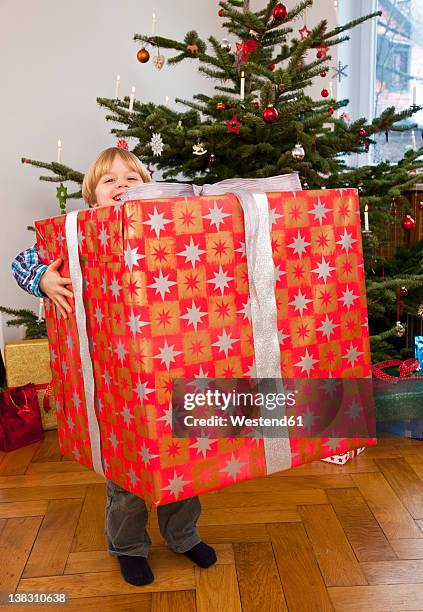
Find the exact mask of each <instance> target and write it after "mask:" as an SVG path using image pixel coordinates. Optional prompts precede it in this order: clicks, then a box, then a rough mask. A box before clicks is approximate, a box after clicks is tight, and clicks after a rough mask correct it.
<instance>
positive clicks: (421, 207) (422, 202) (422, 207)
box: [418, 201, 423, 210]
mask: <svg viewBox="0 0 423 612" xmlns="http://www.w3.org/2000/svg"><path fill="white" fill-rule="evenodd" d="M418 207H419V210H423V201H420V202H419V204H418Z"/></svg>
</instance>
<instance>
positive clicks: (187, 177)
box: [22, 0, 423, 360]
mask: <svg viewBox="0 0 423 612" xmlns="http://www.w3.org/2000/svg"><path fill="white" fill-rule="evenodd" d="M312 4H313V0H303V1H301V2H299V3H298V4H297V6H296V7H295V8H293V9H292V10H290V11H289V12H288V10H287V8H286V7H285V5H284V4H282V3H280V2H276V1H275V0H269V1H268V2H267V5H266V6H265V7H264V8H263V9H261V10H259V11H255V12H254V11H252V10H250V2H249V0H228V1H221V2H220V3H219V6H220V8H219V15H220V16H221V18H222V28H223V30H225V36H227V35H228V34H227V33H229V34H230V35H232V36H233V37H236V38H237V39H238V40H239V42H237V43H236V46H235V48H232V45H231V44H230V42H229V41H228V39H227V38H226V37H222V39H221V40H217V39H216V38H215V37H213V36H210V37H209V39H208V41H207V43H206V41H204V40H202V39H201V38H200V37H199V35H198V34H197V32H196V31H194V30H192V31H189V32H187V33H186V35H185V37H184V38H183V39H181V40H172V39H168V38H164V37H162V36H144V35H140V34H135V36H134V40H135V41H137V42H138V41H140V42H141V43H142V45H143V46H142V48H141V49H139V51H138V54H137V57H138V60H139V61H140V62H141V63H146V62H148V61H149V59H150V51H151V53H154V54H155V55H154V57H153V60H152V61H153V62H154V65H155V66H156V68H158V69H161V68H162V67H163V66H164V64H165V62H166V59H165V57H164V56H163V55H162V54H161V50H162V49H167V50H171V51H175V52H176V54H174V55H172V56H171V57H169V58H168V59H167V62H168V64H177V63H179V62H182V61H185V60H187V61H191V62H195V67H196V68H197V69H198V70H199V71H200V72H201V73H203V74H204V75H206V76H207V77H209V78H210V79H213V80H214V81H215V82H216V84H215V87H214V90H215V93H214V95H211V96H208V95H205V94H202V93H198V94H196V95H194V96H193V100H180V99H177V100H176V101H177V102H178V103H180V104H181V105H182V106H183V107H185V109H187V110H184V111H181V112H178V111H176V110H173V109H171V108H168V107H166V106H165V105H156V104H153V103H150V102H146V101H144V102H142V101H138V100H134V97H133V96H131V97H130V98H129V97H125V98H124V99H122V100H121V99H113V100H112V99H106V98H98V99H97V102H98V103H99V105H100V106H102V107H104V108H106V109H108V111H109V113H110V114H108V115H107V116H106V119H107V121H110V122H112V123H113V124H115V125H116V126H117V127H113V128H112V130H111V132H112V134H114V135H115V136H116V137H118V138H119V139H121V143H120V145H121V146H127V143H126V140H125V139H126V138H131V139H133V140H134V141H135V145H134V146H133V148H132V150H133V152H134V153H135V154H136V155H138V156H139V157H140V158H141V159H142V160H143V161H144V162H146V163H148V164H154V166H155V167H156V168H157V169H158V170H160V171H162V175H163V178H164V180H175V179H178V180H184V181H185V182H186V181H193V182H196V183H199V184H203V183H213V182H217V181H219V180H222V179H227V178H232V177H250V178H253V177H267V176H272V175H276V174H284V173H289V172H293V171H294V172H299V175H300V179H301V182H302V185H303V188H304V189H322V188H327V189H329V188H342V187H357V188H358V189H359V191H360V196H361V207H362V211H363V212H364V211H365V210H366V212H367V210H369V211H370V215H371V227H372V231H371V232H368V233H365V235H364V238H365V239H364V248H365V257H366V262H367V264H366V266H367V298H368V308H369V324H370V332H371V335H372V336H371V343H372V353H373V358H374V360H380V359H383V358H388V357H392V356H395V355H396V354H397V353H398V351H399V349H400V348H401V347H400V346H398V344H397V343H396V342H395V340H394V341H392V339H393V338H394V339H395V338H396V337H398V336H402V335H403V333H404V329H403V326H402V325H398V323H397V320H396V317H395V314H396V313H397V312H398V308H397V307H398V300H399V291H400V288H401V287H407V292H408V296H407V300H408V301H409V308H411V309H415V308H416V305H417V304H418V303H419V300H421V299H422V297H423V296H422V295H419V294H418V289H419V287H421V285H422V281H423V270H421V268H420V269H418V270H414V271H413V270H407V272H406V273H405V270H406V269H407V266H402V267H401V268H399V269H398V268H397V269H395V267H394V266H393V267H392V268H391V270H390V273H389V274H388V272H387V271H386V269H385V266H384V262H383V260H381V258H380V257H379V255H378V256H375V254H376V253H379V251H380V249H379V247H380V245H381V244H383V241H384V240H386V219H387V215H388V214H389V210H390V207H391V204H392V202H393V200H394V199H395V198H400V197H401V196H402V194H404V193H406V192H407V191H408V190H409V189H410V188H411V187H412V185H414V184H415V183H416V182H417V180H418V175H417V174H416V171H417V170H418V169H419V168H421V167H423V162H422V161H420V160H419V158H420V156H421V155H422V153H423V149H419V150H417V151H415V150H410V151H408V152H407V153H406V154H405V156H404V158H403V159H402V160H401V161H400V162H399V163H397V164H395V165H391V164H389V163H387V162H384V163H380V164H378V165H370V166H362V167H360V168H352V167H350V166H349V165H348V159H349V157H350V156H351V154H354V153H363V152H365V151H367V150H368V149H369V147H370V146H371V145H372V144H373V143H374V139H375V138H376V137H377V136H378V135H379V134H380V133H385V134H386V135H388V134H389V131H391V130H392V131H403V130H406V129H412V128H413V127H415V126H412V125H411V126H410V125H407V126H405V125H404V123H401V122H403V121H404V120H405V119H407V118H409V117H411V116H412V115H413V114H414V113H415V112H417V111H418V110H420V107H417V106H413V107H411V108H409V109H406V110H404V111H401V112H397V111H396V110H395V108H393V107H391V108H388V109H386V110H385V111H384V112H383V113H382V114H381V115H380V116H379V117H376V118H375V119H374V120H373V121H372V122H371V123H368V122H367V121H366V119H365V118H360V119H358V120H356V121H353V122H351V121H350V120H349V117H348V115H347V114H346V113H345V112H343V109H345V108H346V107H347V106H348V100H338V101H337V100H335V99H333V98H332V96H331V91H330V88H329V89H328V88H327V86H326V84H327V81H325V79H326V77H327V75H328V71H329V69H330V67H331V60H332V57H331V51H332V50H333V48H334V47H336V46H337V45H338V44H340V43H342V42H344V41H346V40H348V35H347V32H348V31H349V30H350V29H351V28H354V27H357V26H359V25H360V24H361V23H363V22H364V21H366V20H368V19H372V18H375V17H377V16H378V15H379V13H373V14H371V15H366V16H363V17H362V18H360V19H357V20H354V21H351V22H349V23H347V24H345V25H343V26H337V27H335V28H334V29H329V28H328V24H327V21H325V20H322V21H321V22H320V23H318V24H316V25H315V27H313V28H312V29H309V28H308V27H307V25H306V23H305V22H304V25H303V27H302V28H300V29H299V28H298V19H299V18H301V17H302V16H304V13H305V11H306V10H307V8H308V7H310V6H311V5H312ZM148 49H150V51H149V50H148ZM316 79H317V80H320V81H321V83H322V84H323V85H322V89H321V96H320V99H318V100H314V99H313V98H312V97H311V96H310V95H309V94H308V92H307V88H308V87H309V86H310V85H311V84H312V83H313V82H314V81H315V80H316ZM22 161H23V162H24V163H28V164H32V165H33V166H36V167H40V168H43V169H47V170H50V171H52V172H53V173H54V176H42V177H40V178H41V179H42V180H47V181H53V182H58V183H60V186H59V187H58V197H59V200H60V196H61V197H62V204H63V195H64V194H63V183H64V182H65V181H74V182H75V183H77V184H80V183H81V182H82V178H83V175H82V173H80V172H77V171H75V170H73V169H72V168H69V167H67V166H65V165H63V164H61V163H58V162H53V163H44V162H39V161H36V160H31V159H27V158H24V159H23V160H22ZM65 195H66V196H67V197H69V198H72V197H80V196H81V192H80V190H79V189H78V190H77V191H75V192H73V193H70V194H69V195H68V194H67V193H66V194H65ZM366 207H367V208H366ZM367 219H368V217H367ZM422 250H423V248H422V247H420V252H421V251H422ZM413 257H415V254H413ZM414 290H415V291H414ZM402 297H404V295H403V296H402ZM403 301H404V300H403Z"/></svg>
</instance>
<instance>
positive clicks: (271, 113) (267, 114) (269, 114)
mask: <svg viewBox="0 0 423 612" xmlns="http://www.w3.org/2000/svg"><path fill="white" fill-rule="evenodd" d="M261 116H262V117H263V119H264V120H265V122H266V123H275V121H277V119H278V117H279V113H278V111H277V109H276V108H275V107H274V106H273V104H269V105H268V106H266V108H265V109H264V110H263V112H262V114H261Z"/></svg>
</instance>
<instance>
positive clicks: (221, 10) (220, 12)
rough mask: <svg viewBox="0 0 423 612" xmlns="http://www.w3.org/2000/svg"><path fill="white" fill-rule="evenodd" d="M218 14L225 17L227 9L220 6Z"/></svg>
mask: <svg viewBox="0 0 423 612" xmlns="http://www.w3.org/2000/svg"><path fill="white" fill-rule="evenodd" d="M217 14H218V15H219V17H223V16H224V14H225V11H224V10H223V8H220V9H219V10H218V11H217Z"/></svg>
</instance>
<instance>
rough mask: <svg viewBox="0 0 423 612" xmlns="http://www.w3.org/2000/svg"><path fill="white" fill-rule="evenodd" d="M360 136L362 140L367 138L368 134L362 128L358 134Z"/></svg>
mask: <svg viewBox="0 0 423 612" xmlns="http://www.w3.org/2000/svg"><path fill="white" fill-rule="evenodd" d="M358 135H359V136H360V138H366V136H367V132H366V130H365V129H364V128H360V131H359V132H358Z"/></svg>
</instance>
